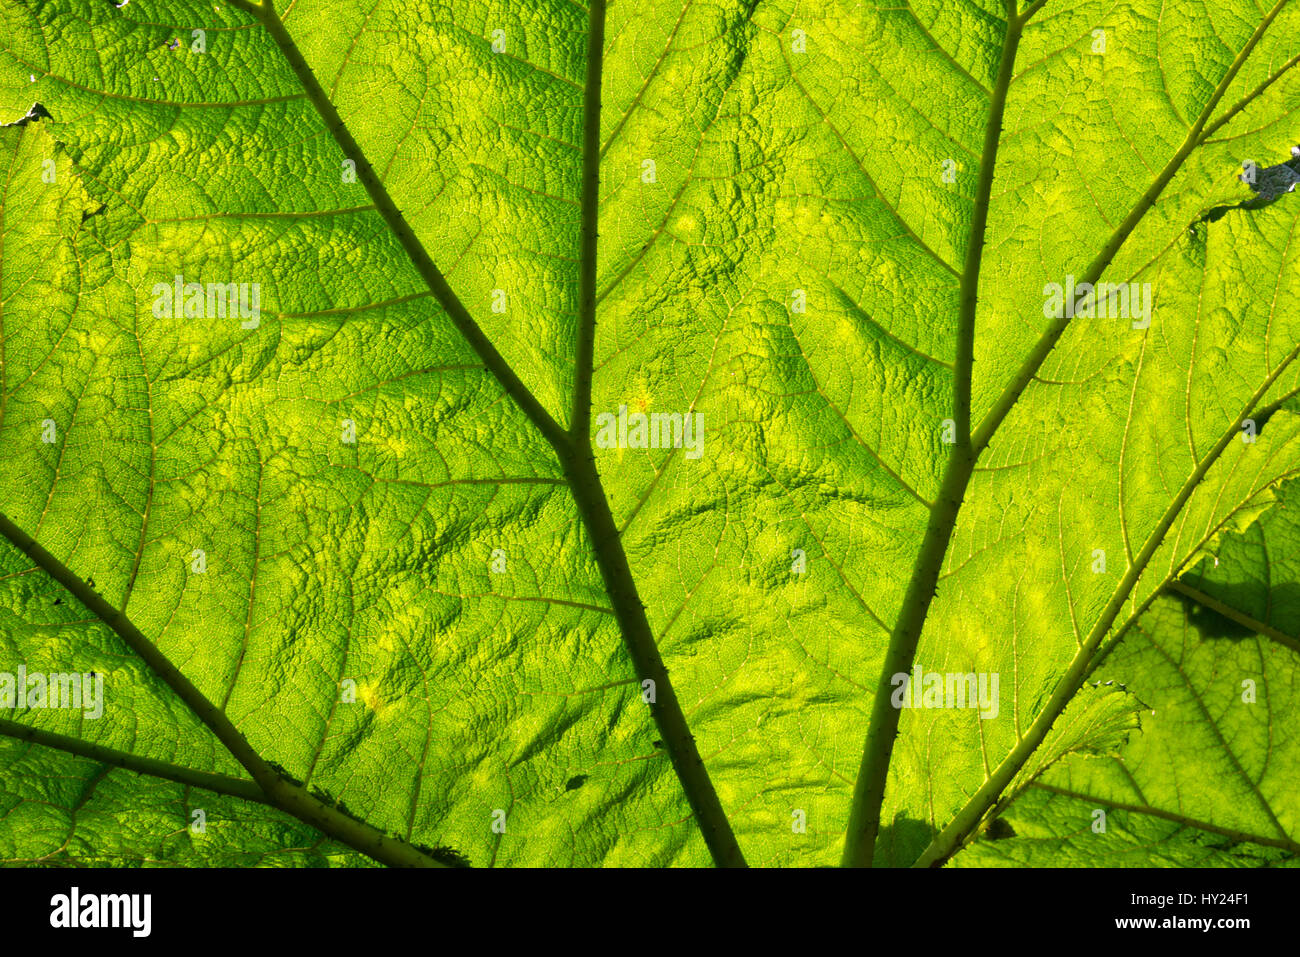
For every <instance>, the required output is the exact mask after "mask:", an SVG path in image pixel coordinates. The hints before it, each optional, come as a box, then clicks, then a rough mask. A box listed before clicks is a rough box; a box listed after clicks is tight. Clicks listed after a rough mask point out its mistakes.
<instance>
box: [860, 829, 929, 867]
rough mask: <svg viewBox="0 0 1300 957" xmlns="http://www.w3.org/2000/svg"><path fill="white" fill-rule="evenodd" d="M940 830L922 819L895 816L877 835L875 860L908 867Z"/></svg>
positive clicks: (889, 864)
mask: <svg viewBox="0 0 1300 957" xmlns="http://www.w3.org/2000/svg"><path fill="white" fill-rule="evenodd" d="M938 833H939V831H938V829H936V828H933V827H931V826H930V825H929V824H925V823H924V822H922V821H914V820H912V819H911V818H906V817H902V818H895V819H894V823H892V824H889V825H886V826H885V827H882V828H881V829H880V833H879V834H878V835H877V836H876V853H875V858H874V861H875V863H876V864H877V865H878V866H881V867H906V866H908V865H910V864H911V863H912V862H913V861H915V860H916V859H917V858H918V857H920V856H921V852H922V851H924V850H925V849H926V848H927V847H929V846H930V842H931V841H932V840H933V839H934V836H935V835H936V834H938Z"/></svg>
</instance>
